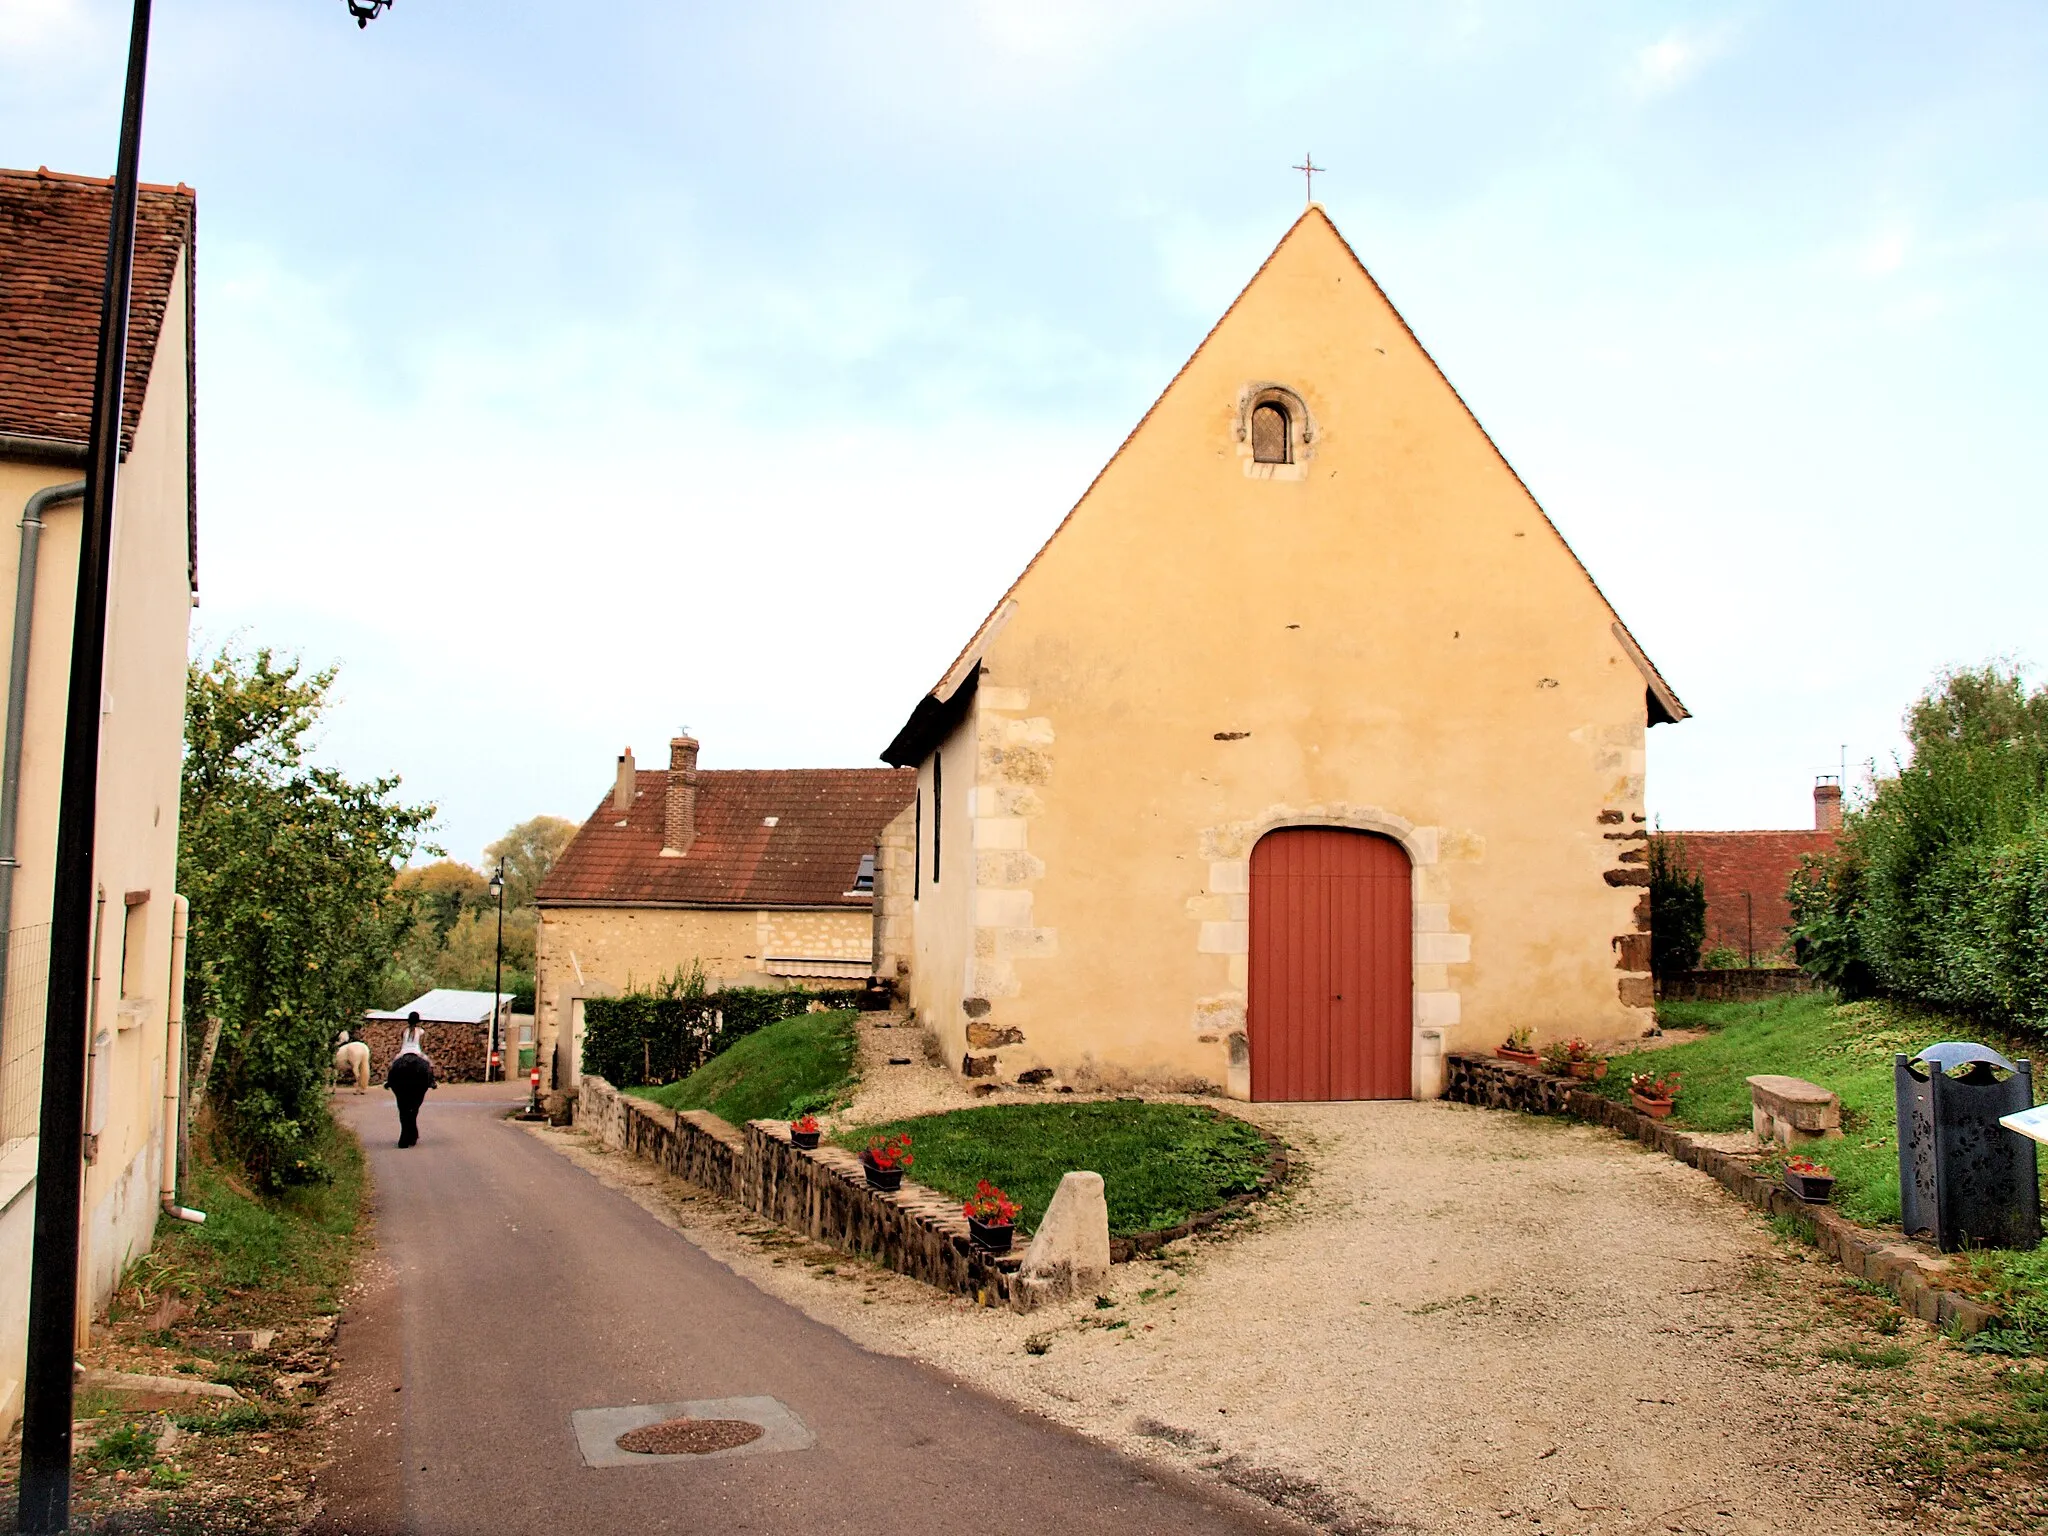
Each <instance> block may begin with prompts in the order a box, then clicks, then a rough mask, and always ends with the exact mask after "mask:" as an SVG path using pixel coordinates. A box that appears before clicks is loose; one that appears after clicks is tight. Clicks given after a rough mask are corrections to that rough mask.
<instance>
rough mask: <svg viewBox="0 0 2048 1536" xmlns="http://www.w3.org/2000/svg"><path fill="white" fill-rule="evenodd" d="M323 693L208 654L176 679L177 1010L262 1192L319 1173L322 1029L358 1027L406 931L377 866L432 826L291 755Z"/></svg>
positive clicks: (391, 863)
mask: <svg viewBox="0 0 2048 1536" xmlns="http://www.w3.org/2000/svg"><path fill="white" fill-rule="evenodd" d="M333 683H334V673H333V671H332V670H328V671H323V672H315V673H312V674H311V675H307V676H302V675H301V672H300V668H299V664H298V662H297V661H295V660H292V659H290V658H285V659H283V660H278V659H276V658H275V657H273V654H272V653H271V652H270V651H268V650H258V651H256V652H255V653H254V654H253V655H248V656H244V655H240V654H238V653H236V652H234V651H229V650H223V651H222V652H221V653H220V654H219V655H217V656H216V657H214V659H213V660H212V661H211V662H209V663H207V664H206V665H205V666H203V667H202V666H198V665H194V666H192V667H191V668H190V669H189V672H188V678H187V684H186V692H185V765H184V784H183V798H182V809H181V813H180V817H181V819H180V822H179V830H178V884H179V888H180V889H181V890H183V891H184V892H185V893H186V894H187V895H188V896H189V897H190V898H191V902H192V923H191V941H190V942H191V948H190V954H189V961H188V968H187V971H186V980H185V1011H186V1017H187V1018H189V1019H193V1020H200V1019H205V1018H208V1017H209V1016H217V1017H219V1018H220V1020H221V1021H222V1030H221V1037H220V1049H219V1055H218V1057H217V1058H216V1059H215V1062H214V1068H213V1079H212V1081H211V1082H210V1083H209V1084H208V1095H209V1098H210V1100H211V1102H212V1103H213V1104H214V1105H215V1106H217V1113H218V1115H219V1117H220V1122H219V1123H220V1126H221V1129H222V1130H223V1131H224V1132H225V1133H226V1135H227V1137H228V1139H229V1141H230V1142H231V1143H232V1144H233V1147H234V1151H235V1153H236V1155H237V1156H238V1157H239V1159H240V1160H241V1161H242V1163H243V1164H244V1165H245V1166H246V1167H247V1168H248V1170H249V1172H250V1173H251V1174H252V1175H253V1176H254V1177H255V1178H256V1179H257V1180H258V1181H260V1182H261V1183H262V1184H263V1185H265V1186H266V1187H268V1188H271V1189H276V1188H280V1187H282V1186H284V1185H287V1184H294V1183H306V1182H311V1181H317V1180H318V1179H321V1178H323V1177H325V1176H326V1170H325V1169H324V1168H323V1167H322V1166H321V1164H320V1161H319V1159H318V1157H317V1155H316V1154H315V1151H314V1148H315V1145H316V1144H317V1143H318V1141H319V1140H320V1137H321V1134H322V1132H323V1130H324V1128H325V1126H326V1123H327V1068H328V1062H329V1058H330V1053H331V1051H332V1049H333V1041H334V1035H335V1031H336V1030H337V1029H338V1028H339V1027H340V1025H341V1024H342V1023H343V1022H344V1021H348V1020H353V1019H356V1018H360V1017H361V1015H362V1012H363V1009H364V1008H365V1007H366V1006H368V1004H369V1001H370V998H371V995H372V991H373V989H374V987H375V985H376V982H377V978H378V976H379V973H380V972H381V971H382V970H383V969H384V967H385V965H386V964H387V963H388V961H389V959H390V956H391V953H392V950H393V947H394V945H395V943H396V941H397V938H398V935H399V934H400V932H402V930H403V929H404V927H405V925H406V924H407V922H408V921H409V920H410V910H411V903H410V901H409V900H408V899H404V898H400V897H397V896H395V895H394V893H393V890H392V881H393V871H394V869H395V868H396V866H398V865H400V864H402V863H404V862H405V860H406V859H408V858H409V857H410V856H411V855H412V852H413V850H414V849H415V848H416V847H418V846H419V840H420V837H421V835H422V833H423V832H424V830H425V828H426V826H427V824H428V822H429V821H430V820H431V819H432V817H433V815H434V808H433V807H432V806H407V805H402V804H400V803H398V802H397V801H396V799H395V798H394V792H395V791H396V790H397V788H398V780H397V779H395V778H383V779H372V780H369V781H367V782H362V783H357V782H354V781H351V780H349V779H346V778H344V777H342V775H341V774H339V773H337V772H335V771H334V770H333V769H329V768H320V767H316V766H314V765H313V764H311V763H310V762H308V761H307V754H308V752H309V750H310V742H309V740H308V738H309V736H310V734H311V733H312V731H313V730H314V728H315V727H316V726H317V725H318V724H319V721H320V716H321V714H322V712H323V711H324V710H325V708H326V706H327V702H328V692H329V690H330V688H331V687H332V686H333ZM200 1033H201V1031H199V1030H197V1029H195V1030H193V1031H192V1036H193V1039H194V1041H195V1042H196V1041H197V1039H198V1037H199V1035H200Z"/></svg>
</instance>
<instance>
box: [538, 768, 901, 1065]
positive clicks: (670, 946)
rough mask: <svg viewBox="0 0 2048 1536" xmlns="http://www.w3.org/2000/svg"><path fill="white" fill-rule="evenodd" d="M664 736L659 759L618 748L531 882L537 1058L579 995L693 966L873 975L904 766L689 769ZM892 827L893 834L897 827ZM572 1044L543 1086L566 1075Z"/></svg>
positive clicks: (838, 977)
mask: <svg viewBox="0 0 2048 1536" xmlns="http://www.w3.org/2000/svg"><path fill="white" fill-rule="evenodd" d="M697 754H698V743H697V742H696V741H695V740H693V739H692V738H690V737H687V736H682V737H677V738H676V739H675V740H674V741H672V742H671V743H670V744H669V767H668V768H667V770H666V771H663V770H650V771H641V770H639V769H638V768H636V767H635V765H634V762H633V754H632V752H631V751H630V749H629V750H628V751H627V752H625V753H624V754H622V755H621V756H620V758H619V761H618V771H617V775H616V778H615V779H614V782H613V785H612V789H611V792H610V793H609V794H607V795H606V796H605V798H604V800H603V801H602V802H601V803H600V804H599V805H598V807H597V808H596V809H595V810H594V811H592V812H591V814H590V817H589V819H587V820H586V821H585V822H584V823H583V827H582V829H581V830H580V831H579V832H578V833H577V834H576V837H575V840H574V841H573V842H571V843H570V844H569V846H568V848H567V849H566V850H564V852H563V854H562V856H561V858H560V859H558V860H556V862H555V866H554V868H553V869H552V870H551V871H550V872H549V874H548V877H547V879H546V880H544V881H542V882H541V886H540V889H539V891H538V892H537V893H536V895H535V903H536V905H537V906H538V907H539V909H540V927H539V932H538V935H537V938H536V941H535V943H536V956H535V976H534V1004H535V1015H536V1017H535V1026H536V1030H537V1033H538V1036H539V1046H540V1058H539V1059H540V1060H541V1061H542V1062H543V1063H546V1062H548V1061H550V1060H551V1059H552V1056H553V1053H554V1049H555V1043H556V1041H557V1039H558V1037H559V1036H560V1034H561V1031H562V1029H563V1027H564V1026H565V1025H569V1026H571V1027H572V1034H573V1025H574V1022H575V1016H576V1014H578V1013H579V1012H580V1009H578V1008H577V1007H576V1004H577V1003H579V1002H580V1001H581V1000H582V999H583V998H587V997H603V996H609V995H612V994H614V993H616V992H619V991H624V990H628V989H630V988H632V987H635V986H645V985H648V984H650V983H652V982H654V981H656V980H658V979H659V978H661V977H663V976H667V975H671V974H674V973H675V972H677V971H678V970H682V971H687V970H688V969H689V968H690V967H691V966H692V965H693V964H697V965H701V966H702V967H703V968H704V971H705V974H706V975H707V977H709V978H710V979H711V980H712V981H713V982H724V983H728V984H741V985H769V986H772V985H786V984H789V983H792V982H795V983H802V982H826V981H837V982H840V983H842V984H843V983H845V982H849V981H864V980H866V979H868V978H869V977H871V976H873V975H874V974H875V954H876V923H875V914H876V906H877V902H876V883H877V882H876V876H875V864H876V856H877V851H878V844H880V843H881V842H882V841H883V840H884V834H885V832H887V831H888V829H890V828H891V826H892V825H894V824H895V823H897V822H899V821H903V820H904V817H905V814H906V809H907V807H908V806H909V804H910V800H911V795H912V792H913V789H914V785H915V780H916V775H915V774H914V773H913V772H911V771H909V770H903V769H890V768H770V769H699V768H698V767H697ZM905 836H906V839H907V833H906V834H905ZM573 1055H574V1052H573V1050H571V1051H569V1052H566V1053H565V1059H564V1061H563V1062H562V1063H561V1064H560V1065H559V1067H558V1070H557V1075H556V1081H557V1083H566V1082H568V1081H573V1063H572V1062H571V1061H570V1060H568V1059H567V1058H569V1057H573Z"/></svg>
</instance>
